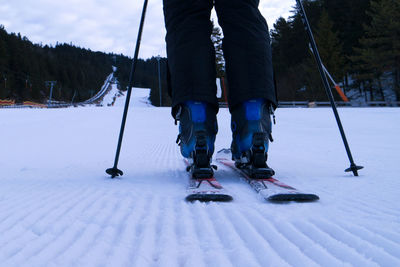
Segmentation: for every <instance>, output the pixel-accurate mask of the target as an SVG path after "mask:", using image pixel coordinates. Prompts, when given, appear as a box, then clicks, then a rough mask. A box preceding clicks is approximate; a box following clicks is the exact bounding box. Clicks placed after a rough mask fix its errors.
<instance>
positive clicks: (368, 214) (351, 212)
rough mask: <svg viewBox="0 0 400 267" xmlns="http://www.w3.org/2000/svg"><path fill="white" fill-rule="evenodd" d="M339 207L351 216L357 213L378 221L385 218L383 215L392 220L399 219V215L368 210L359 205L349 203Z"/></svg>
mask: <svg viewBox="0 0 400 267" xmlns="http://www.w3.org/2000/svg"><path fill="white" fill-rule="evenodd" d="M338 209H339V210H340V211H341V212H345V213H347V214H348V216H350V217H354V216H355V215H356V214H357V215H359V216H362V217H367V218H371V219H374V220H376V221H382V218H383V217H382V216H384V217H386V218H387V219H390V221H392V220H396V219H398V217H396V216H394V215H391V214H385V213H383V212H376V210H368V209H367V208H365V207H357V206H354V207H349V206H348V205H344V206H340V207H338Z"/></svg>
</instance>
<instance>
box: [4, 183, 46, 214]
mask: <svg viewBox="0 0 400 267" xmlns="http://www.w3.org/2000/svg"><path fill="white" fill-rule="evenodd" d="M36 184H38V182H37V181H35V182H30V183H29V182H28V183H23V184H17V185H14V184H13V185H7V186H5V185H4V184H3V185H2V186H3V187H2V192H1V194H3V198H2V199H1V201H0V207H1V209H0V210H1V211H2V213H4V212H7V211H9V210H10V211H15V210H14V209H15V207H17V206H18V205H20V203H25V202H26V199H29V198H30V197H32V195H31V194H27V192H32V188H36V187H38V186H36ZM8 203H13V205H7V204H8ZM2 205H6V207H8V209H6V207H3V206H2Z"/></svg>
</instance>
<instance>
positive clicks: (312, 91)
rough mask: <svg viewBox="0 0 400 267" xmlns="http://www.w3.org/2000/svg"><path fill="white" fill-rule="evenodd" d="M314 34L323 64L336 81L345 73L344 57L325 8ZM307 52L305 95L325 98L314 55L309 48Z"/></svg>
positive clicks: (314, 98) (316, 98)
mask: <svg viewBox="0 0 400 267" xmlns="http://www.w3.org/2000/svg"><path fill="white" fill-rule="evenodd" d="M314 35H315V41H316V43H317V46H318V51H319V54H320V56H321V59H322V62H323V64H324V65H325V67H326V68H327V70H328V71H329V73H330V74H331V75H332V76H333V77H335V79H336V81H340V80H342V79H343V77H344V74H345V58H344V56H343V54H342V53H343V52H342V44H341V42H340V41H339V38H338V34H337V32H334V31H333V22H332V20H331V19H330V17H329V15H328V12H327V11H326V10H323V12H322V13H321V17H320V20H319V22H318V24H317V26H316V30H315V34H314ZM309 54H310V57H308V60H307V61H306V63H305V68H306V76H305V77H306V88H307V89H308V92H307V97H309V98H310V100H322V99H326V95H325V92H324V90H322V88H323V87H322V83H321V78H320V74H319V71H318V69H317V67H316V63H315V59H314V56H311V55H312V51H311V50H310V51H309Z"/></svg>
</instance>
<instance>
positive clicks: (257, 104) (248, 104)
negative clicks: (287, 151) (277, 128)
mask: <svg viewBox="0 0 400 267" xmlns="http://www.w3.org/2000/svg"><path fill="white" fill-rule="evenodd" d="M272 111H273V110H272V107H271V105H270V104H269V102H267V101H265V100H263V99H252V100H249V101H245V102H243V103H242V104H241V105H240V106H239V107H237V108H236V109H234V110H233V111H232V122H231V128H232V145H231V150H232V159H233V160H234V161H235V165H236V167H237V168H240V169H243V170H245V171H246V172H247V173H248V175H249V176H250V177H251V178H254V179H259V178H266V177H267V178H268V177H270V176H272V175H274V173H275V172H274V171H273V170H272V169H271V168H269V167H268V165H267V152H268V144H269V140H271V141H272V135H271V131H272V123H271V113H272Z"/></svg>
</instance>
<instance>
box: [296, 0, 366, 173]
mask: <svg viewBox="0 0 400 267" xmlns="http://www.w3.org/2000/svg"><path fill="white" fill-rule="evenodd" d="M296 2H297V5H298V6H299V9H300V15H301V17H302V21H303V24H304V27H305V29H306V32H307V34H308V38H309V39H310V43H311V47H312V50H313V54H314V57H315V60H316V61H317V65H318V70H319V73H320V75H321V78H322V82H323V84H324V87H325V91H326V94H327V95H328V98H329V101H330V102H331V106H332V110H333V113H334V114H335V118H336V122H337V124H338V127H339V131H340V135H341V136H342V139H343V144H344V146H345V148H346V152H347V156H348V158H349V160H350V167H349V168H347V169H346V170H345V171H346V172H353V174H354V176H358V170H360V169H362V168H363V167H362V166H357V165H356V164H355V163H354V160H353V156H352V155H351V151H350V146H349V143H348V142H347V138H346V134H345V133H344V129H343V125H342V122H341V121H340V117H339V113H338V111H337V108H336V103H335V100H334V98H333V94H332V91H331V88H330V87H329V83H328V79H327V77H326V74H325V71H324V68H323V65H322V60H321V57H320V55H319V52H318V49H317V45H316V43H315V40H314V35H313V33H312V31H311V27H310V23H309V22H308V18H307V15H306V11H305V10H304V6H303V4H302V2H301V0H296Z"/></svg>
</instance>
